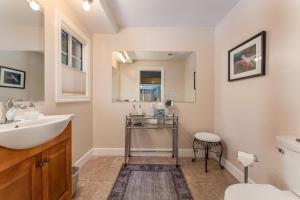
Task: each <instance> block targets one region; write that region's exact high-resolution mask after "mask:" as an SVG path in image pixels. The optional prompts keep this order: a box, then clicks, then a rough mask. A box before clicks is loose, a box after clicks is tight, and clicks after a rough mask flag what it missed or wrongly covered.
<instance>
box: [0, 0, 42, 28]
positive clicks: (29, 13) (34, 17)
mask: <svg viewBox="0 0 300 200" xmlns="http://www.w3.org/2000/svg"><path fill="white" fill-rule="evenodd" d="M0 5H1V6H0V26H20V25H22V26H43V24H44V16H43V12H42V11H38V12H35V11H33V10H31V8H30V7H29V5H28V2H27V1H26V0H0Z"/></svg>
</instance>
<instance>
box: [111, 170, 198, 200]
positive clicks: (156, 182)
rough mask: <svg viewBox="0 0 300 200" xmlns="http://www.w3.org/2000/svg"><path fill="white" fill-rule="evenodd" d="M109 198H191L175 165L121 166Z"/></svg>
mask: <svg viewBox="0 0 300 200" xmlns="http://www.w3.org/2000/svg"><path fill="white" fill-rule="evenodd" d="M108 199H109V200H191V199H192V195H191V193H190V191H189V189H188V186H187V184H186V182H185V179H184V176H183V173H182V171H181V168H180V167H176V166H175V165H127V166H126V167H125V166H123V167H122V169H121V170H120V173H119V175H118V177H117V180H116V182H115V184H114V187H113V189H112V191H111V193H110V196H109V198H108Z"/></svg>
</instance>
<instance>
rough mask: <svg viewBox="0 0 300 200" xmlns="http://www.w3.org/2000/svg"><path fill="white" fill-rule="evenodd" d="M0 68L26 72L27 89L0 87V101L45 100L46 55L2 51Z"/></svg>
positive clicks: (31, 52)
mask: <svg viewBox="0 0 300 200" xmlns="http://www.w3.org/2000/svg"><path fill="white" fill-rule="evenodd" d="M0 66H4V67H9V68H12V69H17V70H21V71H25V73H26V77H25V89H18V88H6V87H0V101H3V100H7V99H9V98H14V99H23V100H33V101H42V100H44V53H40V52H33V51H0Z"/></svg>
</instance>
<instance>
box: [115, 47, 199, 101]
mask: <svg viewBox="0 0 300 200" xmlns="http://www.w3.org/2000/svg"><path fill="white" fill-rule="evenodd" d="M195 70H196V54H195V52H189V51H176V52H175V51H115V52H113V54H112V100H113V102H164V101H165V100H173V101H175V102H195V99H196V88H195V81H196V80H195V73H196V72H195Z"/></svg>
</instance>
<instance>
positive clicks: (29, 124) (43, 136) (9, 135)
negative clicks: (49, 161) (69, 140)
mask: <svg viewBox="0 0 300 200" xmlns="http://www.w3.org/2000/svg"><path fill="white" fill-rule="evenodd" d="M73 118H74V115H51V116H41V117H39V118H38V119H36V120H20V121H18V122H13V123H10V124H2V125H0V146H2V147H5V148H9V149H29V148H32V147H36V146H38V145H41V144H44V143H46V142H48V141H50V140H51V139H53V138H55V137H56V136H58V135H59V134H61V133H62V131H63V130H64V129H65V128H66V127H67V125H68V123H69V122H70V121H71V120H72V119H73Z"/></svg>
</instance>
